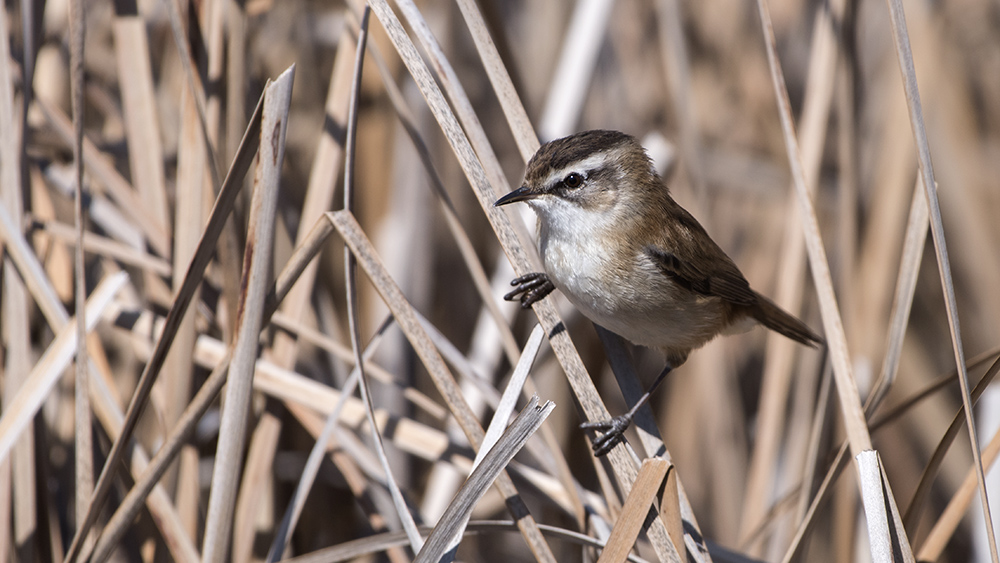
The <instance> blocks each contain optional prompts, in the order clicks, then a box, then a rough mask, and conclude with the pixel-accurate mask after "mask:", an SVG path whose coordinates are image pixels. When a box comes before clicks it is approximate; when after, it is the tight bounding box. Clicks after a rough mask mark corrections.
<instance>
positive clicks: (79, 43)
mask: <svg viewBox="0 0 1000 563" xmlns="http://www.w3.org/2000/svg"><path fill="white" fill-rule="evenodd" d="M69 30H70V31H69V33H70V92H71V95H72V104H71V105H72V107H73V178H74V186H75V190H74V194H73V195H74V199H73V220H74V222H75V223H76V239H77V244H76V251H75V252H74V253H73V255H74V256H73V258H74V259H73V274H74V277H73V281H74V284H73V302H74V309H75V310H76V311H82V310H84V307H85V306H86V302H87V278H86V276H87V274H86V271H85V270H84V267H85V262H84V251H83V232H84V221H85V218H84V215H83V121H84V115H83V107H84V105H83V91H84V87H85V83H84V74H83V44H84V36H85V34H86V27H85V26H84V19H83V0H73V1H71V2H70V22H69ZM88 363H89V362H88V361H87V322H86V320H85V319H84V317H83V316H81V315H79V314H78V315H77V316H76V389H75V399H76V400H75V401H74V402H73V407H74V412H75V415H76V416H75V417H74V421H75V425H74V426H75V429H76V443H75V445H76V449H75V453H76V460H75V461H76V463H75V464H74V469H75V470H76V519H77V521H81V520H83V519H84V517H85V516H86V514H87V500H88V499H89V497H90V493H91V491H93V489H94V458H93V455H94V454H93V450H94V441H93V438H92V435H93V434H92V432H93V428H92V426H93V422H92V420H93V418H92V413H91V410H90V394H89V391H88V390H89V388H90V385H89V383H88V381H87V378H88V374H87V365H88Z"/></svg>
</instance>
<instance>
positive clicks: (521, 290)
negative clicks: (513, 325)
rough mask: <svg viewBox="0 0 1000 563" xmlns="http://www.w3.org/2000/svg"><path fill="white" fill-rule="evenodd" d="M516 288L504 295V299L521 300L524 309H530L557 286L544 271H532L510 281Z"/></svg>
mask: <svg viewBox="0 0 1000 563" xmlns="http://www.w3.org/2000/svg"><path fill="white" fill-rule="evenodd" d="M510 285H512V286H514V290H513V291H511V292H510V293H508V294H507V295H504V296H503V299H504V301H514V300H520V301H521V308H522V309H529V308H531V306H532V305H533V304H534V303H535V302H537V301H541V300H542V299H544V298H545V296H546V295H548V294H550V293H552V291H553V290H555V288H556V286H555V285H554V284H553V283H552V280H550V279H549V276H548V274H545V273H544V272H532V273H530V274H525V275H523V276H521V277H518V278H514V280H513V281H511V282H510Z"/></svg>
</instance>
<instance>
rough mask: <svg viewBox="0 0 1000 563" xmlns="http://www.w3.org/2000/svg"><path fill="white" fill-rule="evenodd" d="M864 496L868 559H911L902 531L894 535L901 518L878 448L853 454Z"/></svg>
mask: <svg viewBox="0 0 1000 563" xmlns="http://www.w3.org/2000/svg"><path fill="white" fill-rule="evenodd" d="M855 461H857V464H858V475H859V480H860V482H861V495H862V497H864V506H865V520H866V521H867V523H868V538H869V539H870V541H871V551H872V559H873V560H875V561H905V562H906V563H913V552H911V551H910V546H909V544H908V543H906V535H905V534H904V535H902V536H900V535H897V533H896V531H897V530H901V529H902V522H900V520H899V514H898V513H897V512H896V508H895V507H896V503H895V501H893V499H892V498H891V495H892V492H891V490H890V489H889V487H888V483H886V481H885V477H884V476H885V473H884V471H883V469H882V462H881V460H879V456H878V452H876V451H873V450H868V451H864V452H861V453H860V454H858V456H857V457H856V458H855Z"/></svg>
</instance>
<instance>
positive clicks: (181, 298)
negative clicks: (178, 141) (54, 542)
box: [0, 99, 263, 562]
mask: <svg viewBox="0 0 1000 563" xmlns="http://www.w3.org/2000/svg"><path fill="white" fill-rule="evenodd" d="M262 103H263V99H261V103H260V104H258V106H257V110H256V111H255V112H254V116H253V118H251V120H250V123H249V125H248V126H247V130H246V132H245V133H244V136H243V142H242V143H241V144H240V150H239V151H238V152H237V155H236V158H235V159H234V160H233V163H232V166H231V167H230V170H229V174H227V175H226V180H225V181H224V182H223V184H222V188H221V189H220V190H219V197H218V198H217V200H216V204H215V207H214V208H213V209H212V213H211V217H210V218H209V221H208V224H207V225H206V226H205V230H204V231H203V232H202V237H201V240H200V241H199V243H198V250H197V251H196V252H195V255H194V257H193V258H192V259H191V263H190V265H189V266H188V269H187V272H185V274H184V281H183V283H182V284H181V287H180V289H179V290H178V292H177V296H176V298H175V300H174V303H173V305H172V306H171V308H170V312H169V313H167V319H166V321H165V323H164V329H163V333H162V335H161V336H160V339H159V340H157V342H156V347H155V349H154V351H153V354H152V355H151V357H150V360H149V361H148V362H147V363H146V366H145V368H144V369H143V372H142V375H141V376H140V378H139V382H138V384H137V385H136V389H135V392H134V394H133V395H132V399H131V400H130V401H129V406H128V409H127V410H126V411H125V422H124V423H123V424H122V433H121V436H120V437H119V438H118V439H117V440H115V441H114V443H113V444H112V446H111V451H110V452H109V453H108V458H107V461H105V464H104V468H103V469H102V470H101V475H100V477H99V478H98V480H97V484H96V485H95V487H94V494H93V497H92V498H91V501H90V505H89V509H88V512H87V515H86V517H85V518H84V519H83V520H82V521H81V522H77V530H76V535H75V536H74V538H73V541H72V543H71V544H70V548H69V550H68V553H67V555H66V561H67V562H71V561H74V560H75V557H76V556H77V555H78V553H79V549H80V547H82V545H81V544H80V541H81V540H82V539H83V538H85V537H86V535H87V534H88V533H89V531H90V527H91V526H92V525H93V524H94V519H95V518H96V517H97V512H98V510H99V509H100V507H101V505H102V503H103V502H104V498H105V495H106V494H107V492H108V489H109V488H110V486H111V477H112V474H113V473H114V471H116V470H117V465H118V463H120V462H121V460H122V456H123V454H124V446H125V444H127V443H128V441H129V440H130V439H131V437H132V432H133V431H134V430H135V425H136V423H137V422H138V420H139V415H140V414H141V411H142V408H143V406H144V405H145V402H146V399H148V397H149V393H150V391H151V390H152V387H153V383H154V382H155V380H156V377H157V375H158V374H159V370H160V368H161V367H162V366H163V363H164V361H165V360H166V355H167V352H168V351H169V349H170V345H171V343H172V342H173V338H174V336H175V335H176V332H177V330H178V329H179V328H180V324H181V321H182V319H183V317H184V314H185V312H186V310H187V306H188V305H190V303H191V299H192V298H193V296H194V293H195V289H196V288H197V287H198V285H199V284H200V283H201V278H202V275H203V274H204V272H205V268H206V267H207V266H208V262H209V259H210V258H211V256H212V253H213V252H214V249H215V241H216V240H217V239H218V237H219V234H220V233H221V231H222V227H223V225H224V224H225V220H226V217H228V215H229V213H230V211H231V210H232V206H233V203H234V201H235V199H236V195H237V193H238V192H239V190H240V188H241V184H242V179H243V176H244V175H245V174H246V172H247V170H248V169H249V168H250V163H251V161H252V159H253V156H254V154H256V152H257V145H256V144H255V142H254V141H257V142H259V139H258V138H257V136H258V135H259V133H260V123H261V122H260V116H261V112H262ZM2 218H3V214H2V213H0V219H2ZM0 224H2V221H0Z"/></svg>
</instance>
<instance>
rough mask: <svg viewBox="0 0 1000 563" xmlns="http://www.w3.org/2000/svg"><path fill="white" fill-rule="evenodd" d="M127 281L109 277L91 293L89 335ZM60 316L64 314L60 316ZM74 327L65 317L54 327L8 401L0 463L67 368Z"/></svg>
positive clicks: (0, 427) (0, 420)
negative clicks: (32, 365)
mask: <svg viewBox="0 0 1000 563" xmlns="http://www.w3.org/2000/svg"><path fill="white" fill-rule="evenodd" d="M126 281H128V276H127V275H125V274H124V273H119V274H115V275H112V276H108V277H107V278H105V279H104V280H103V281H102V282H101V283H100V284H99V285H98V286H97V288H96V289H94V292H93V294H92V295H91V297H90V299H89V300H88V303H87V307H86V309H85V311H86V313H87V314H86V321H87V324H86V328H87V330H88V331H89V330H90V329H91V328H93V327H94V325H95V324H96V323H97V319H98V318H100V317H101V312H102V311H103V310H104V308H106V307H107V306H108V305H109V304H110V303H111V299H112V298H113V297H114V296H115V294H116V293H117V292H118V291H119V290H121V288H122V286H124V285H125V282H126ZM63 315H66V313H65V312H63ZM70 323H72V325H71V324H70ZM75 325H76V323H75V322H73V320H72V319H70V318H69V317H68V316H66V317H65V320H64V321H62V322H61V323H60V324H59V325H57V326H54V327H53V328H54V329H56V330H57V335H56V337H55V339H54V340H53V341H52V343H51V344H49V347H48V348H47V349H46V350H45V354H43V355H42V357H41V358H40V359H39V360H38V362H36V363H35V366H34V367H33V368H32V369H31V373H30V374H28V377H27V378H26V379H25V381H24V384H23V385H22V386H21V389H20V390H19V391H18V393H17V395H16V397H15V398H14V399H13V400H12V401H11V404H12V405H13V408H11V409H9V410H6V411H4V413H3V416H2V417H0V461H2V460H5V459H6V458H7V454H9V453H10V450H11V448H12V447H13V445H14V443H15V442H16V441H17V438H18V437H19V436H20V435H21V432H23V431H24V429H25V428H26V427H27V426H28V424H29V423H31V420H32V418H34V416H35V413H36V412H37V411H38V409H39V408H40V407H41V405H42V401H44V400H45V398H46V397H47V396H48V394H49V392H50V390H51V388H52V386H53V385H55V384H56V381H58V379H59V376H60V375H62V374H63V371H64V370H65V369H66V368H67V367H68V366H69V362H70V360H71V359H72V357H73V354H74V351H75V349H76V338H77V336H76V334H77V333H76V326H75Z"/></svg>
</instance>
